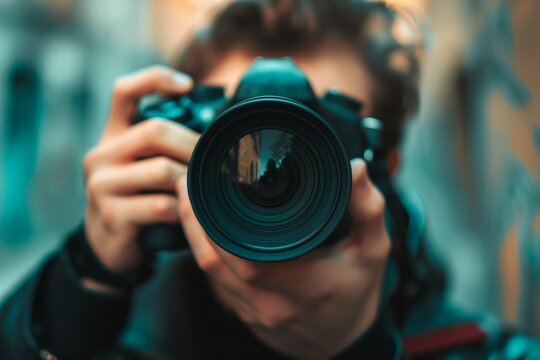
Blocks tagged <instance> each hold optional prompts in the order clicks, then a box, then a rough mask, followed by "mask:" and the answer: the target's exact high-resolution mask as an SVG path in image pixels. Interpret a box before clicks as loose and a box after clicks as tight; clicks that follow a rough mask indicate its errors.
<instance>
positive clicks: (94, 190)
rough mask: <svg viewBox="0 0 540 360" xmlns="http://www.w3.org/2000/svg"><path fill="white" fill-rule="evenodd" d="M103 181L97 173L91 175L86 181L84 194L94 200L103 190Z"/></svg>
mask: <svg viewBox="0 0 540 360" xmlns="http://www.w3.org/2000/svg"><path fill="white" fill-rule="evenodd" d="M102 183H103V181H102V179H101V176H99V173H95V174H92V175H90V176H89V177H88V180H87V181H86V194H87V195H88V197H89V198H95V197H96V196H97V195H98V194H99V193H100V192H101V189H102V188H103V185H102Z"/></svg>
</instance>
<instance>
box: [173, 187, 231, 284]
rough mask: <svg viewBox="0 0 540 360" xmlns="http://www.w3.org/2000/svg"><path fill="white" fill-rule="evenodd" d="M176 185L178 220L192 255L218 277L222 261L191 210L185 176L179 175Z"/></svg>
mask: <svg viewBox="0 0 540 360" xmlns="http://www.w3.org/2000/svg"><path fill="white" fill-rule="evenodd" d="M177 186H178V200H179V215H180V220H181V223H182V228H183V230H184V234H185V235H186V239H187V241H188V243H189V246H190V248H191V251H192V252H193V256H194V257H195V260H196V261H197V264H198V265H199V267H200V268H201V269H202V270H203V271H205V272H206V273H208V274H209V275H212V276H216V277H219V273H220V272H221V270H222V269H223V262H222V259H221V257H220V256H219V254H218V252H217V251H216V249H215V248H214V245H213V244H212V243H211V242H210V239H208V236H207V235H206V233H205V232H204V230H203V228H202V227H201V225H200V224H199V221H198V220H197V218H196V216H195V213H194V212H193V209H192V207H191V202H190V200H189V196H188V192H187V183H186V177H184V176H183V177H181V178H180V180H179V181H178V183H177Z"/></svg>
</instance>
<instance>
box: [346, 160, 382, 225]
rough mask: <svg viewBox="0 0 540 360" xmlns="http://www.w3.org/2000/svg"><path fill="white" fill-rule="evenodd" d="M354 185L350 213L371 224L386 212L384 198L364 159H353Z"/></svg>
mask: <svg viewBox="0 0 540 360" xmlns="http://www.w3.org/2000/svg"><path fill="white" fill-rule="evenodd" d="M351 170H352V171H351V172H352V186H351V200H350V203H349V214H350V215H351V217H352V218H353V219H354V220H355V221H356V222H357V223H361V224H369V223H371V222H372V221H373V220H374V219H376V218H379V217H382V216H383V214H384V207H385V203H384V198H383V196H382V194H381V192H380V191H379V189H377V187H375V185H373V183H372V182H371V180H370V179H369V175H368V171H367V166H366V163H365V161H364V160H362V159H353V160H352V161H351Z"/></svg>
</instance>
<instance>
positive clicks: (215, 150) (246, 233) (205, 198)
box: [188, 96, 351, 261]
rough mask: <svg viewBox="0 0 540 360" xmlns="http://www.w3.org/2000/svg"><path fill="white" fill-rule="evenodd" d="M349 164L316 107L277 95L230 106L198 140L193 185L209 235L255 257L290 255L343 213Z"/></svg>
mask: <svg viewBox="0 0 540 360" xmlns="http://www.w3.org/2000/svg"><path fill="white" fill-rule="evenodd" d="M350 181H351V180H350V165H349V162H348V159H347V156H346V154H345V151H344V150H343V147H342V145H341V143H340V142H339V140H338V139H337V136H336V135H335V133H334V132H333V130H332V129H331V128H330V127H329V126H328V124H326V122H325V121H324V120H323V119H322V118H321V117H320V116H319V115H317V114H316V113H315V112H313V111H312V110H311V109H309V108H308V107H306V106H305V105H303V104H301V103H298V102H296V101H293V100H290V99H286V98H280V97H275V96H265V97H259V98H252V99H249V100H246V101H244V102H241V103H239V104H237V105H235V106H233V107H231V108H230V109H228V110H227V111H225V112H224V113H223V114H221V115H220V116H219V117H218V118H217V119H216V121H215V122H214V123H213V124H212V125H211V126H210V127H209V128H208V129H207V131H206V132H205V133H204V134H203V135H202V137H201V139H200V140H199V142H198V144H197V146H196V148H195V150H194V153H193V155H192V159H191V162H190V166H189V171H188V190H189V196H190V199H191V203H192V206H193V209H194V212H195V214H196V216H197V218H198V220H199V222H200V223H201V225H202V227H203V228H204V230H205V231H206V233H207V234H208V236H209V237H210V238H211V239H212V240H213V241H214V242H215V243H216V244H218V245H219V246H221V247H222V248H224V249H225V250H227V251H229V252H231V253H233V254H235V255H237V256H240V257H243V258H246V259H250V260H256V261H280V260H286V259H291V258H294V257H297V256H300V255H303V254H305V253H306V252H308V251H310V250H311V249H313V248H314V247H316V246H317V245H319V244H320V243H321V242H323V241H324V240H326V239H327V238H328V237H329V236H330V235H331V234H332V233H333V231H334V230H335V228H336V227H337V225H338V224H339V222H340V221H341V219H342V218H343V216H344V214H345V212H346V209H347V205H348V200H349V195H350Z"/></svg>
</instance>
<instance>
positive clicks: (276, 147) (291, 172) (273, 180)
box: [221, 129, 299, 207]
mask: <svg viewBox="0 0 540 360" xmlns="http://www.w3.org/2000/svg"><path fill="white" fill-rule="evenodd" d="M295 145H296V144H295V139H294V135H292V134H290V133H288V132H285V131H281V130H276V129H263V130H258V131H254V132H252V133H249V134H247V135H245V136H244V137H242V138H241V139H240V140H238V141H237V142H236V143H235V144H234V145H233V146H231V148H230V149H229V151H228V153H227V155H226V157H225V160H224V161H223V163H222V166H221V171H222V174H223V175H225V176H228V177H230V178H231V179H232V181H233V182H234V183H236V184H237V185H238V186H239V187H240V188H241V190H242V192H243V193H244V194H245V196H246V197H247V198H249V199H250V200H251V201H253V202H254V203H256V204H258V205H260V206H265V207H273V206H279V205H282V204H284V203H286V202H287V201H288V200H289V199H290V198H291V197H292V196H293V195H294V193H295V192H296V190H297V188H298V176H299V174H298V164H297V160H296V159H295V154H294V151H293V149H294V148H295ZM296 156H298V154H296Z"/></svg>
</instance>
